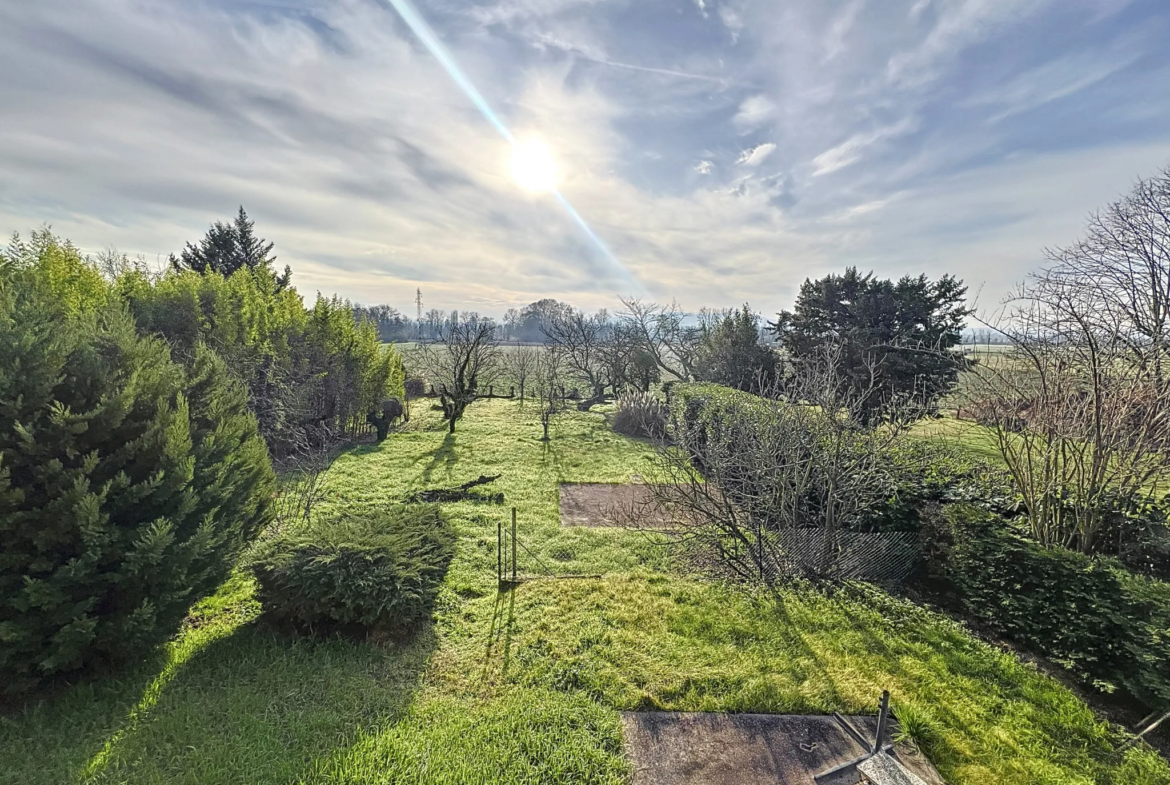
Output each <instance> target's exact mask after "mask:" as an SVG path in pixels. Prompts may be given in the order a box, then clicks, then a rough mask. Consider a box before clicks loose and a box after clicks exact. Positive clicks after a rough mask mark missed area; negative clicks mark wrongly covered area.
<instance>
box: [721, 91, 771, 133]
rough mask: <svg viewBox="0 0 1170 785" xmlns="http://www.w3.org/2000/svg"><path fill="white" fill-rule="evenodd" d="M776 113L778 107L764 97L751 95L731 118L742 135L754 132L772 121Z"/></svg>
mask: <svg viewBox="0 0 1170 785" xmlns="http://www.w3.org/2000/svg"><path fill="white" fill-rule="evenodd" d="M775 112H776V105H775V104H774V103H772V102H771V101H770V100H768V97H767V96H764V95H750V96H748V97H747V98H745V99H744V100H743V102H742V103H741V104H740V105H739V111H737V112H736V113H735V116H734V117H732V118H731V124H732V125H734V126H735V127H736V128H738V129H739V131H740V133H747V132H749V131H754V130H756V129H757V128H759V127H760V126H762V125H763V124H764V123H766V122H768V121H769V120H771V119H772V118H773V117H774V115H775Z"/></svg>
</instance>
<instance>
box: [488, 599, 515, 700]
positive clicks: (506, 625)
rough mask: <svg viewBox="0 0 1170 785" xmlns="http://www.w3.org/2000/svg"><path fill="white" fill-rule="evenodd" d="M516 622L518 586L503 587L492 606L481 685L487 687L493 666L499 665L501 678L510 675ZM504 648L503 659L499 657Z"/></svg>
mask: <svg viewBox="0 0 1170 785" xmlns="http://www.w3.org/2000/svg"><path fill="white" fill-rule="evenodd" d="M515 620H516V586H515V585H508V586H507V587H501V588H500V590H499V591H497V592H496V601H495V604H494V605H493V606H492V622H491V626H490V628H489V629H488V639H487V646H486V647H485V649H484V654H483V670H482V671H481V673H480V684H481V685H484V686H486V685H487V684H488V683H489V679H490V677H491V674H492V670H493V669H492V666H493V665H496V664H499V666H500V670H499V673H500V677H501V679H502V678H505V677H506V676H507V675H508V662H509V660H510V658H511V656H512V631H513V629H514V628H515ZM501 646H502V647H503V656H502V659H501V658H500V657H499V654H500V648H501Z"/></svg>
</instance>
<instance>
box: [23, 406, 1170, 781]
mask: <svg viewBox="0 0 1170 785" xmlns="http://www.w3.org/2000/svg"><path fill="white" fill-rule="evenodd" d="M422 408H423V407H422V406H419V407H417V409H418V410H421V409H422ZM539 435H540V426H539V423H538V421H537V419H536V415H535V411H534V410H533V409H532V408H531V407H530V408H529V409H527V410H521V409H519V408H518V407H517V405H516V404H515V403H514V402H511V401H490V402H480V403H477V404H475V405H474V406H473V407H471V409H470V410H469V411H468V413H467V418H466V419H465V420H464V421H462V422H461V423H460V424H459V428H458V432H457V433H456V434H455V435H454V436H448V435H447V434H446V433H445V429H442V427H441V424H440V423H439V422H438V421H437V418H436V415H434V414H433V413H432V412H424V411H416V415H415V421H414V422H413V423H412V424H411V426H410V429H408V430H406V431H403V432H400V433H397V434H394V435H392V436H391V437H390V438H389V439H388V440H387V441H386V442H385V443H384V444H383V445H381V446H378V447H373V446H370V447H362V448H359V449H356V450H354V451H353V452H351V453H350V454H348V455H346V456H344V457H343V458H342V459H341V460H340V461H339V462H338V464H337V465H335V467H334V468H333V470H332V472H331V474H330V478H329V483H328V489H329V496H328V499H327V501H326V502H325V505H326V506H330V507H333V508H335V509H348V510H355V509H361V508H364V507H369V508H372V507H375V506H377V505H380V504H385V503H387V502H391V501H394V500H396V499H398V498H400V497H401V496H402V495H403V494H405V493H407V492H408V491H410V490H412V489H416V488H424V487H437V486H445V485H453V484H458V483H462V482H464V481H466V480H469V479H472V478H474V477H476V476H478V475H480V474H496V473H499V474H501V475H502V476H501V478H500V479H499V480H498V481H497V482H496V483H495V484H494V485H493V486H491V487H490V489H491V490H493V491H495V490H500V491H503V492H504V493H505V495H506V499H507V501H506V505H505V506H497V505H485V504H475V503H471V502H463V503H459V504H451V505H448V506H447V509H448V511H449V513H450V514H451V515H452V516H453V518H454V520H455V523H456V525H457V527H458V529H459V531H460V534H461V542H460V551H459V555H458V556H457V558H456V561H455V562H454V564H453V565H452V569H451V573H450V576H449V578H448V581H447V585H446V586H445V588H444V590H443V593H442V596H441V599H440V604H439V608H438V612H437V613H436V619H435V623H434V625H433V626H432V627H431V628H430V629H428V630H426V631H424V632H422V633H420V634H419V635H417V636H416V637H415V638H414V639H413V640H411V641H409V642H399V643H385V642H381V643H377V644H375V643H354V642H347V641H342V640H325V641H307V640H299V641H294V640H289V639H282V638H279V637H276V636H274V635H273V634H272V633H270V632H268V631H267V630H266V629H265V628H264V627H263V626H262V625H259V624H256V623H255V622H254V619H255V616H256V613H257V610H258V609H257V608H256V604H255V602H254V600H253V599H252V596H251V591H252V588H251V586H250V585H249V583H248V582H247V581H246V580H242V579H234V580H233V581H231V582H229V583H228V584H227V585H226V586H225V587H224V588H223V589H222V590H221V591H220V592H219V593H218V594H217V595H216V596H214V597H212V598H210V599H209V600H207V601H205V602H204V603H202V604H201V605H200V606H198V607H197V608H196V610H195V612H194V613H193V614H192V618H191V619H190V620H189V623H188V625H187V626H186V627H185V629H184V630H183V632H182V633H181V634H180V635H179V636H178V637H177V638H176V639H175V641H174V642H173V643H172V644H171V645H170V646H169V647H168V648H167V649H166V650H165V651H164V652H160V654H159V656H158V657H157V658H156V659H155V660H154V661H151V662H147V663H143V664H142V666H141V667H140V668H139V669H138V670H137V671H135V672H133V673H131V674H128V675H124V676H121V677H119V678H118V679H117V680H105V681H97V682H94V683H92V684H89V685H83V686H78V687H74V688H72V689H69V690H67V691H65V692H64V693H62V694H60V695H58V696H57V697H56V698H55V699H54V700H52V701H47V702H45V703H43V704H40V705H37V706H33V707H30V708H28V709H26V710H24V711H23V712H22V713H19V714H15V715H12V716H10V717H9V718H7V719H0V751H2V754H0V783H22V784H23V783H29V784H30V785H32V784H36V783H64V782H100V783H121V782H126V783H180V782H183V783H186V782H189V783H249V784H251V783H257V784H259V783H290V782H305V783H326V782H329V783H336V782H344V783H436V784H437V783H497V782H499V783H625V782H628V779H629V776H630V767H629V764H628V762H627V761H626V760H625V759H624V757H623V755H622V752H621V728H620V723H619V721H618V714H617V711H618V710H622V709H657V708H662V709H682V710H723V711H764V712H828V711H831V710H834V709H837V710H841V711H844V712H861V711H868V710H871V709H872V706H873V704H874V703H875V701H876V699H877V696H878V694H879V692H880V691H881V689H883V688H887V689H889V690H890V691H891V693H892V695H893V702H894V707H895V711H896V712H897V713H898V715H899V716H900V718H901V720H902V723H903V725H904V726H905V728H906V729H907V730H908V731H909V732H910V733H911V734H912V736H913V737H914V738H915V739H916V740H917V741H918V742H919V743H920V744H921V745H922V746H923V747H924V748H925V750H926V751H927V752H928V754H929V755H930V756H931V757H932V759H933V760H934V762H935V763H936V765H937V766H938V768H939V770H940V771H941V772H942V774H943V775H944V777H946V778H947V780H948V782H950V783H952V784H953V785H973V784H974V783H1053V784H1055V783H1083V784H1084V785H1089V784H1090V783H1098V782H1099V783H1117V785H1120V784H1121V783H1126V784H1127V785H1131V784H1132V785H1155V784H1156V785H1166V784H1167V783H1170V766H1168V765H1167V764H1166V762H1165V761H1164V760H1162V759H1161V758H1159V757H1157V756H1156V755H1154V754H1153V753H1151V752H1148V751H1145V750H1136V749H1131V750H1129V751H1127V752H1126V753H1125V754H1124V756H1119V755H1117V754H1115V753H1113V752H1112V750H1113V748H1114V745H1115V742H1116V739H1115V738H1113V734H1112V731H1111V730H1110V729H1109V727H1108V726H1107V725H1105V724H1103V723H1100V722H1097V721H1096V720H1095V719H1094V717H1093V715H1092V713H1091V712H1090V711H1089V710H1088V708H1087V707H1086V706H1085V705H1084V704H1083V703H1081V702H1080V701H1079V700H1078V699H1077V698H1076V697H1075V696H1074V695H1073V694H1072V693H1071V692H1069V691H1068V690H1067V689H1065V688H1064V687H1062V686H1060V685H1059V684H1058V683H1057V682H1055V681H1053V680H1052V679H1049V678H1048V677H1046V676H1043V675H1042V674H1040V673H1039V672H1038V671H1037V670H1035V669H1034V668H1032V667H1030V666H1027V665H1024V664H1022V663H1021V662H1020V661H1019V660H1018V659H1017V658H1016V657H1014V656H1013V655H1010V654H1006V653H1003V652H1000V651H998V650H997V649H994V648H992V647H990V646H987V645H985V644H983V643H980V642H978V641H976V640H975V639H973V638H972V637H971V636H970V635H969V634H968V633H967V632H966V631H965V630H964V629H963V628H962V627H960V626H958V625H956V624H954V623H953V622H951V621H949V620H947V619H945V618H943V617H940V616H938V615H936V614H933V613H930V612H928V611H924V610H922V609H920V608H918V607H916V606H914V605H912V604H910V603H908V602H905V601H903V600H899V599H896V598H893V597H890V596H889V595H886V594H884V593H882V592H879V591H876V590H861V589H858V590H854V591H850V592H846V591H841V592H837V593H836V594H834V595H832V596H825V595H823V594H820V593H817V592H813V591H808V590H800V589H790V590H784V591H781V592H779V593H777V594H764V593H760V594H753V593H749V592H744V591H741V590H736V589H734V588H729V587H724V586H720V585H717V584H712V583H708V582H703V581H698V580H692V579H687V578H680V577H678V576H676V575H673V574H671V572H670V570H669V565H668V564H665V563H664V558H665V556H664V554H663V552H662V551H661V550H660V549H659V548H658V547H657V546H656V545H655V544H654V543H653V542H652V541H650V540H648V539H646V538H645V537H643V536H642V535H639V534H636V533H631V532H623V531H617V530H606V529H564V528H562V527H561V526H560V525H559V522H558V520H557V484H558V483H559V482H561V481H573V482H620V481H628V480H629V478H630V476H631V475H633V474H645V473H647V472H648V471H649V470H650V467H651V464H650V461H649V451H648V448H647V447H646V446H645V445H643V444H641V443H639V442H637V441H634V440H630V439H626V438H623V437H620V436H617V435H615V434H613V433H612V432H610V431H609V430H608V429H607V427H606V426H605V423H604V420H603V418H602V417H601V415H598V414H578V413H572V414H569V415H565V416H564V417H562V418H560V419H559V420H557V421H556V422H555V423H554V425H553V440H552V442H551V443H548V444H544V443H541V442H540V441H539V440H538V437H539ZM511 505H515V506H516V507H517V508H518V516H519V526H520V532H521V539H522V540H523V541H524V543H525V545H526V546H527V547H528V548H530V549H531V550H532V553H533V555H531V556H530V555H528V554H526V553H524V552H523V551H522V552H521V565H522V569H523V570H524V571H526V572H530V573H535V572H538V571H539V567H538V564H537V559H539V561H541V562H543V563H544V564H545V565H547V566H548V567H549V568H551V569H553V570H554V571H556V572H558V573H577V574H604V577H602V578H589V579H575V580H559V581H556V580H535V581H531V582H529V583H525V584H523V585H521V586H520V587H519V588H518V589H517V590H515V591H514V592H510V593H505V594H502V595H499V594H497V593H496V591H495V586H494V574H495V558H496V556H495V528H496V524H497V522H498V521H501V520H504V519H505V517H506V515H507V508H508V507H509V506H511Z"/></svg>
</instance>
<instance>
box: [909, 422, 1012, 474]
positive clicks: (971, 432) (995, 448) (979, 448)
mask: <svg viewBox="0 0 1170 785" xmlns="http://www.w3.org/2000/svg"><path fill="white" fill-rule="evenodd" d="M911 433H912V434H913V435H915V436H918V437H920V438H924V439H938V440H941V441H944V442H946V443H947V444H951V445H954V446H955V447H957V448H959V449H960V450H962V451H964V452H966V453H968V454H969V455H971V456H972V457H974V458H979V459H981V460H984V461H987V462H988V463H990V464H991V465H992V466H996V465H1002V464H1003V454H1002V453H1000V451H999V443H998V441H997V440H996V435H995V432H994V431H993V430H992V429H991V428H988V427H987V426H985V425H980V424H979V423H975V422H971V421H970V420H960V419H957V418H955V417H941V418H939V419H937V420H923V421H922V422H920V423H918V424H917V425H915V426H914V429H913V430H912V431H911Z"/></svg>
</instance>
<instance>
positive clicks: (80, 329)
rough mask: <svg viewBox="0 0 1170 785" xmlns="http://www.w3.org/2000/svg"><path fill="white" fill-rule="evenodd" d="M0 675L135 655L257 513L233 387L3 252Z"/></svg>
mask: <svg viewBox="0 0 1170 785" xmlns="http://www.w3.org/2000/svg"><path fill="white" fill-rule="evenodd" d="M0 262H4V263H3V264H0V685H3V687H2V688H0V689H3V690H4V691H7V692H14V691H20V690H23V689H28V688H31V687H35V686H36V685H38V684H39V683H42V682H44V681H46V680H48V679H51V678H54V677H57V676H61V675H68V674H74V673H78V672H81V671H84V670H88V669H90V668H92V667H95V666H98V665H102V664H105V663H117V662H123V661H127V660H131V659H134V658H136V657H140V656H142V655H143V654H144V653H146V652H148V651H149V650H150V649H151V648H152V647H154V646H156V645H158V644H159V643H160V642H162V641H163V640H165V639H166V638H167V637H168V636H170V635H172V634H173V633H174V632H175V631H176V630H177V629H178V626H179V624H180V622H181V620H182V619H183V617H184V615H185V614H186V612H187V609H188V608H189V607H190V605H191V603H192V602H193V601H194V600H196V599H199V598H200V597H201V596H204V595H206V594H207V593H209V592H211V591H213V590H214V588H215V586H216V585H218V583H220V582H221V581H222V580H224V578H226V576H227V574H228V571H229V570H230V569H231V565H232V562H233V560H234V557H235V555H236V554H237V553H238V552H239V550H240V549H241V547H242V545H243V544H244V543H245V542H246V541H248V540H249V539H250V538H251V537H252V536H254V535H255V533H256V532H257V531H258V530H259V528H260V527H261V526H262V525H263V524H264V523H265V521H266V520H267V519H268V516H269V510H270V505H271V498H272V494H273V490H274V477H273V474H272V469H271V466H270V464H269V461H268V456H267V452H266V450H265V447H264V444H263V442H262V441H261V440H260V438H259V436H258V434H257V430H256V424H255V421H254V419H253V418H252V416H251V415H250V414H248V412H247V408H246V396H245V393H244V391H243V390H242V389H241V388H240V386H239V385H238V384H237V383H235V382H234V381H233V380H232V379H231V378H230V377H229V375H228V373H227V370H226V368H225V367H224V364H223V362H222V361H221V360H219V358H218V357H216V356H215V355H214V353H212V352H211V351H210V350H208V349H206V348H203V347H199V348H198V349H197V351H196V354H195V357H194V360H193V362H192V363H191V364H190V366H189V367H184V366H182V365H180V364H177V363H175V362H173V361H172V360H171V358H170V350H169V348H168V346H167V344H166V342H165V341H163V340H161V339H158V338H144V337H140V336H139V335H138V334H137V332H136V330H135V325H134V322H133V320H132V319H131V317H130V316H129V315H128V314H127V313H126V312H125V310H124V309H123V308H122V307H120V306H118V305H102V306H99V307H96V308H93V309H91V310H87V311H83V312H78V313H70V312H68V310H67V309H66V308H65V307H64V304H63V301H62V299H61V297H60V296H59V294H56V293H54V291H53V290H52V288H51V287H50V286H49V285H47V282H46V281H45V280H44V277H43V276H41V275H38V269H36V268H34V267H27V266H25V267H21V266H20V265H19V264H12V263H9V262H10V260H5V259H4V257H3V255H0Z"/></svg>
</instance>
